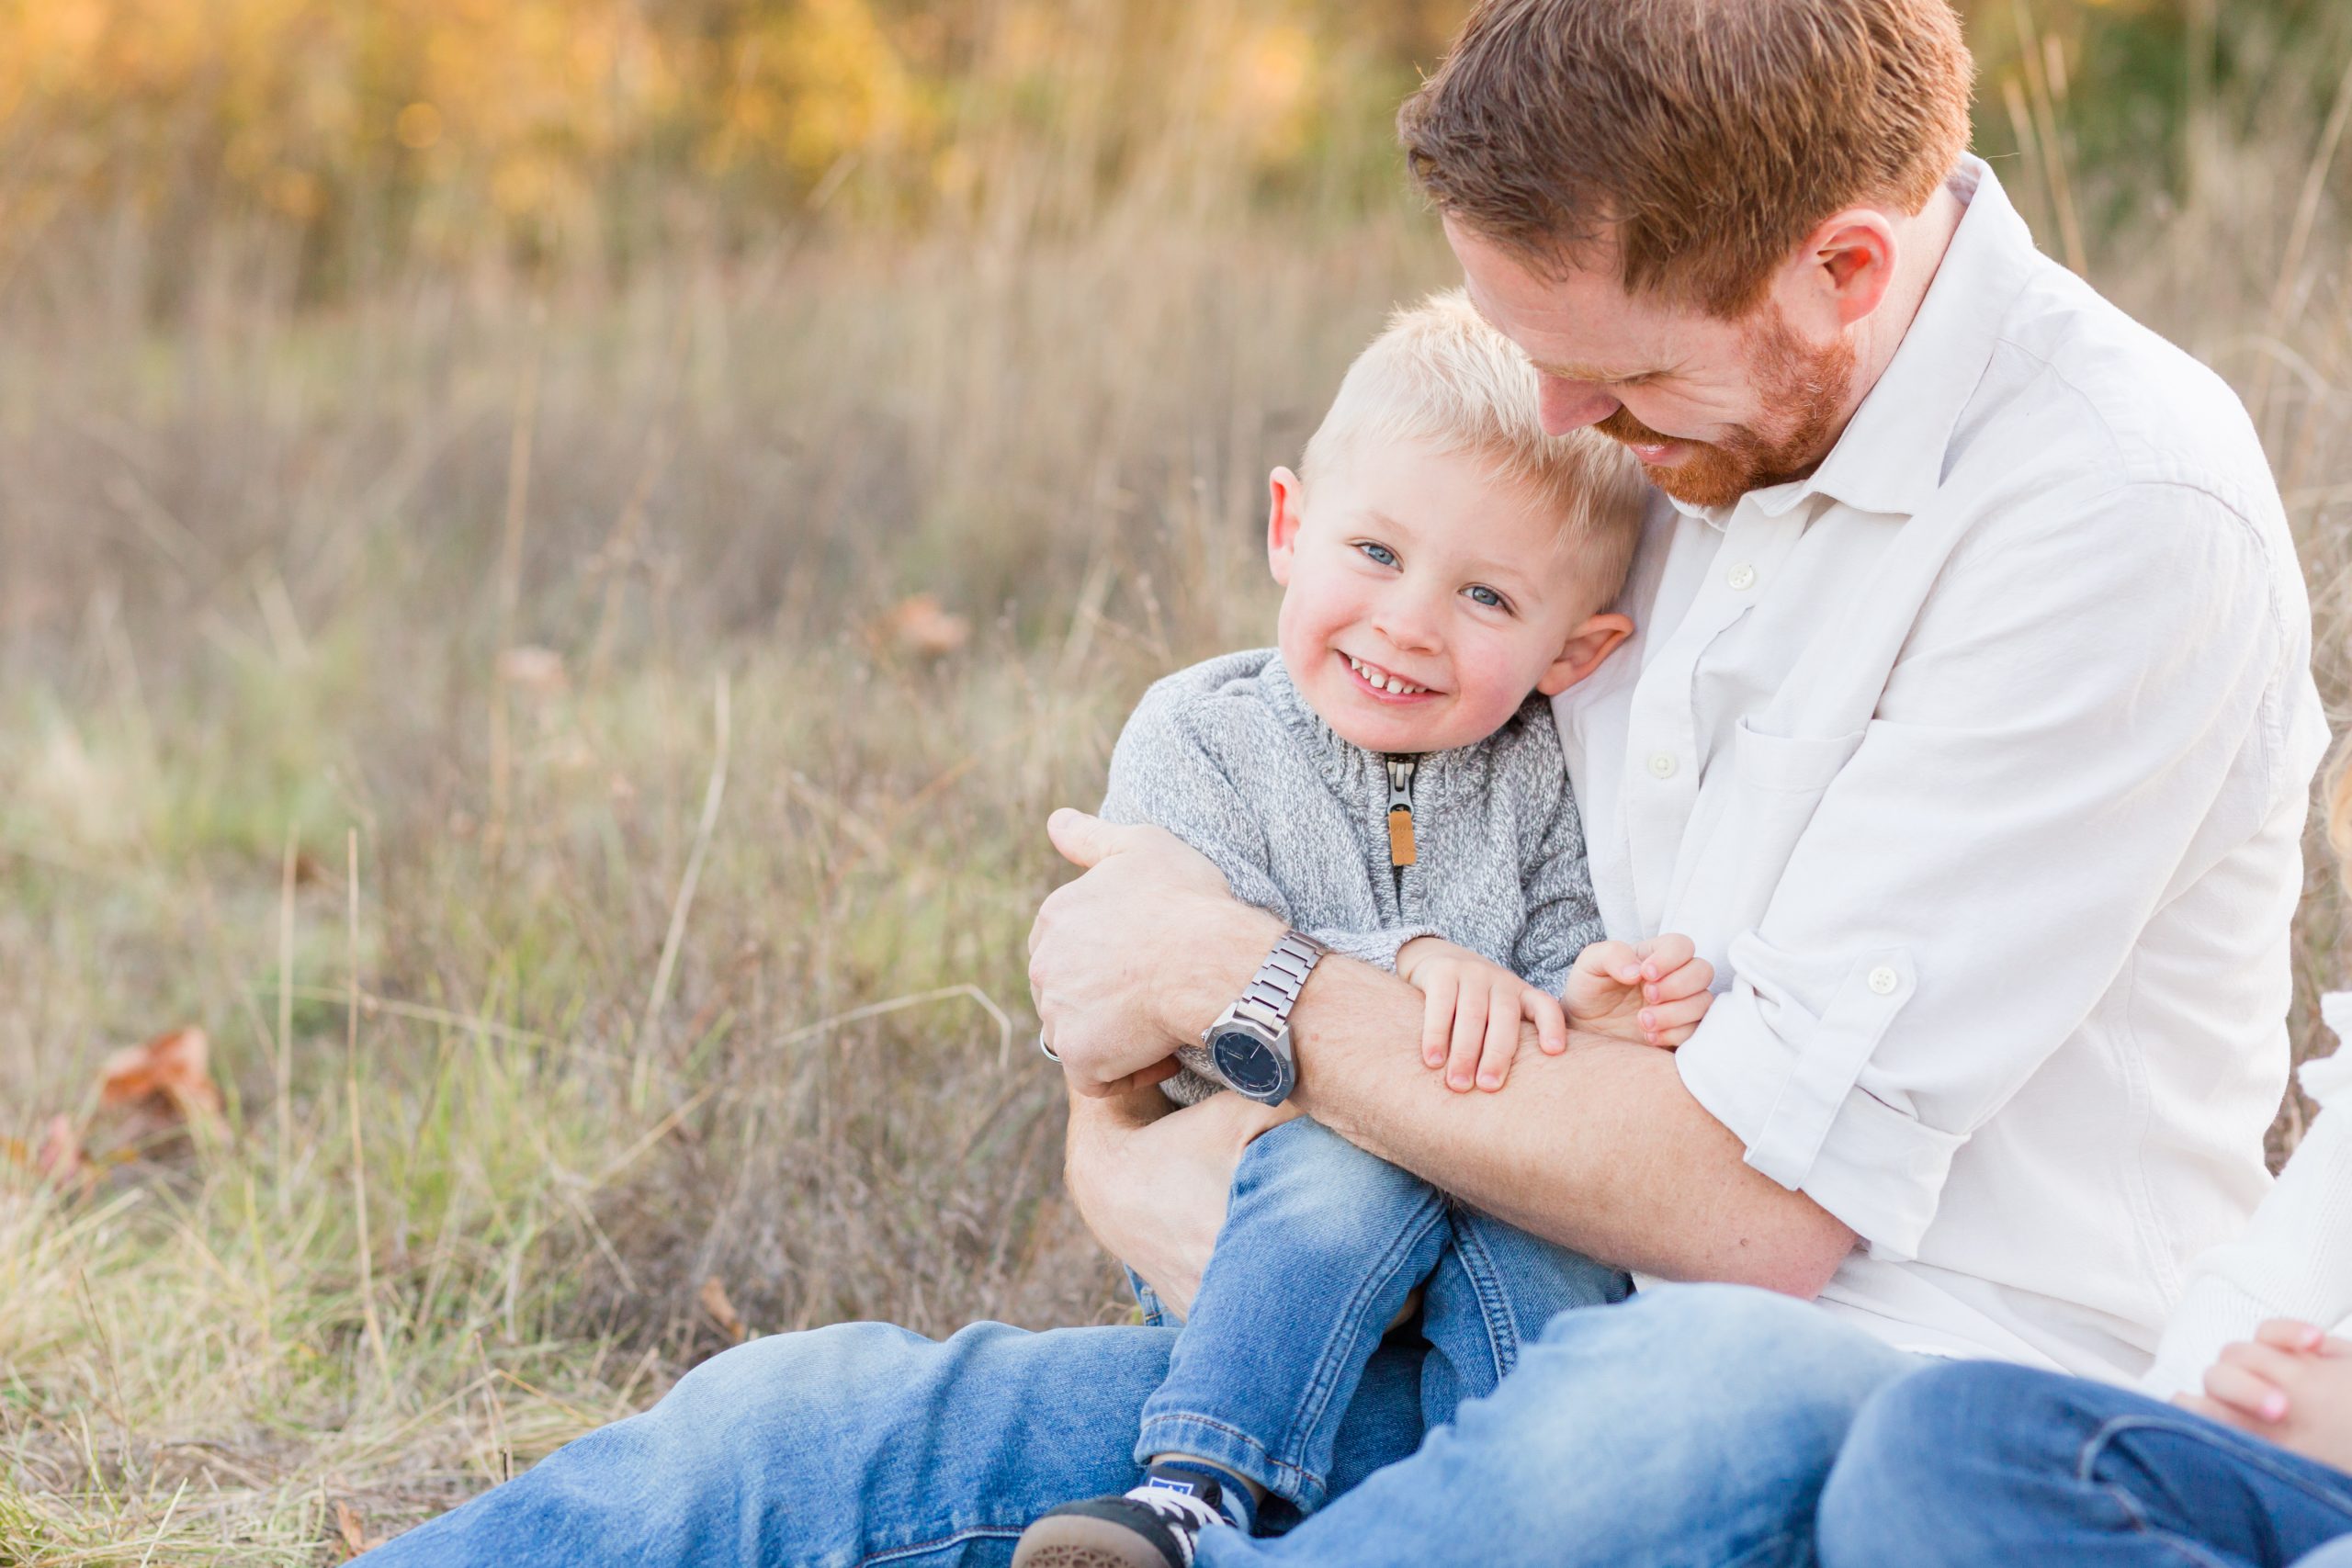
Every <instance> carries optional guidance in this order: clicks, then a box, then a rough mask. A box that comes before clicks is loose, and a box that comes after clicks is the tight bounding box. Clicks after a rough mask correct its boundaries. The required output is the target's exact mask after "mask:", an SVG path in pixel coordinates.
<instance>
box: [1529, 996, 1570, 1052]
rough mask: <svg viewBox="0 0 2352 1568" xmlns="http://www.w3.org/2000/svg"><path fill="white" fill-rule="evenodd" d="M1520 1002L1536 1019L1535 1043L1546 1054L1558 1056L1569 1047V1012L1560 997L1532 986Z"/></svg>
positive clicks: (1530, 1015) (1531, 1016)
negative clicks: (1561, 1002) (1561, 1003)
mask: <svg viewBox="0 0 2352 1568" xmlns="http://www.w3.org/2000/svg"><path fill="white" fill-rule="evenodd" d="M1520 1002H1521V1005H1522V1006H1524V1007H1525V1008H1526V1009H1527V1016H1528V1017H1530V1018H1532V1019H1533V1020H1534V1021H1535V1043H1536V1044H1537V1045H1538V1046H1539V1047H1541V1048H1542V1050H1543V1052H1544V1055H1547V1056H1556V1055H1559V1054H1560V1053H1561V1052H1563V1051H1565V1050H1566V1049H1567V1048H1568V1012H1567V1010H1566V1008H1564V1007H1562V1006H1561V1005H1560V998H1557V997H1555V996H1554V995H1553V994H1552V993H1551V992H1549V991H1542V990H1538V989H1536V988H1535V987H1532V986H1530V987H1527V994H1526V995H1525V996H1523V997H1521V998H1520Z"/></svg>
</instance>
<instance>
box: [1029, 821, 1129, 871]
mask: <svg viewBox="0 0 2352 1568" xmlns="http://www.w3.org/2000/svg"><path fill="white" fill-rule="evenodd" d="M1143 831H1145V829H1140V828H1120V827H1114V826H1113V825H1112V824H1111V823H1108V822H1105V821H1103V818H1100V817H1092V816H1089V815H1088V814H1087V813H1085V812H1083V811H1080V810H1078V809H1076V808H1075V807H1068V806H1065V807H1062V808H1061V809H1060V810H1058V811H1056V812H1055V813H1054V814H1053V815H1052V816H1051V817H1048V818H1046V837H1047V838H1048V839H1051V840H1053V841H1054V848H1056V849H1057V850H1059V851H1060V852H1061V856H1062V859H1064V860H1066V861H1068V862H1069V863H1070V864H1072V865H1074V866H1077V867H1078V868H1079V869H1080V871H1086V870H1091V868H1092V867H1093V866H1095V865H1096V864H1097V863H1100V862H1101V861H1102V859H1103V856H1104V855H1107V854H1109V853H1111V852H1113V851H1114V850H1116V849H1122V848H1125V843H1126V840H1130V839H1132V838H1133V837H1134V835H1136V834H1137V833H1139V832H1143Z"/></svg>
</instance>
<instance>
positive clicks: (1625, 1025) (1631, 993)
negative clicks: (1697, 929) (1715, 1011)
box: [1566, 932, 1715, 1050]
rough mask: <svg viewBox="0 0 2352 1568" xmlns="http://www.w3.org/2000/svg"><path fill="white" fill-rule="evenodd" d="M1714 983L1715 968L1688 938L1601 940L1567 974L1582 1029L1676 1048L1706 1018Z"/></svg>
mask: <svg viewBox="0 0 2352 1568" xmlns="http://www.w3.org/2000/svg"><path fill="white" fill-rule="evenodd" d="M1714 983H1715V966H1714V965H1713V964H1710V963H1708V962H1707V961H1706V960H1705V959H1703V958H1701V957H1700V956H1698V949H1697V948H1696V947H1694V946H1693V945H1692V943H1691V939H1690V938H1689V937H1687V936H1676V935H1674V934H1673V933H1671V932H1668V934H1666V935H1664V936H1657V937H1652V938H1651V939H1650V940H1649V941H1647V942H1594V943H1593V944H1592V945H1591V946H1590V947H1588V948H1586V949H1585V950H1584V951H1583V952H1582V953H1577V963H1576V967H1575V968H1574V969H1572V970H1570V971H1569V972H1568V987H1567V998H1566V999H1567V1004H1568V1017H1569V1019H1570V1020H1571V1021H1574V1023H1575V1024H1576V1026H1577V1028H1579V1029H1594V1030H1599V1031H1600V1032H1602V1033H1604V1034H1613V1035H1615V1036H1617V1038H1619V1039H1620V1040H1630V1041H1633V1042H1634V1043H1637V1044H1644V1045H1660V1046H1664V1047H1665V1048H1666V1049H1668V1050H1672V1049H1673V1048H1674V1047H1675V1046H1677V1045H1679V1044H1681V1043H1683V1042H1684V1041H1685V1040H1688V1039H1690V1038H1691V1031H1692V1030H1694V1029H1696V1028H1698V1027H1699V1021H1700V1020H1701V1019H1702V1018H1704V1017H1706V1016H1707V1009H1708V1007H1709V1006H1710V1005H1712V1004H1713V1001H1714V999H1715V998H1714V995H1713V992H1711V991H1710V990H1709V989H1708V987H1711V986H1713V984H1714Z"/></svg>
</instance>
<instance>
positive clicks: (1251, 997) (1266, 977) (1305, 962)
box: [1233, 931, 1331, 1031]
mask: <svg viewBox="0 0 2352 1568" xmlns="http://www.w3.org/2000/svg"><path fill="white" fill-rule="evenodd" d="M1330 951H1331V950H1330V949H1329V948H1328V947H1326V946H1324V945H1323V944H1322V943H1321V942H1317V941H1316V940H1315V939H1314V938H1313V937H1311V936H1308V935H1307V934H1306V932H1305V931H1284V932H1283V939H1282V940H1281V941H1280V942H1276V943H1274V949H1273V951H1272V953H1267V954H1266V962H1265V963H1263V964H1260V965H1259V966H1258V973H1257V974H1255V975H1254V976H1250V984H1249V985H1247V986H1245V987H1242V991H1241V995H1240V996H1238V998H1235V999H1234V1003H1233V1010H1234V1011H1235V1012H1237V1013H1239V1014H1240V1015H1241V1016H1243V1017H1244V1018H1247V1019H1249V1020H1250V1021H1251V1022H1253V1023H1260V1024H1263V1025H1264V1026H1265V1027H1266V1028H1268V1029H1270V1030H1274V1031H1280V1030H1281V1029H1282V1028H1283V1025H1285V1024H1287V1023H1288V1022H1289V1021H1290V1010H1291V1009H1292V1008H1294V1007H1296V1006H1297V1005H1298V993H1299V992H1300V991H1302V990H1304V989H1306V977H1307V976H1309V975H1312V974H1313V973H1314V972H1315V966H1316V965H1317V964H1319V963H1321V962H1322V961H1323V955H1324V954H1325V953H1329V952H1330Z"/></svg>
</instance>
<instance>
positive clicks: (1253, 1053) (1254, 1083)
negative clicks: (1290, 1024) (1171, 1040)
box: [1209, 1029, 1288, 1100]
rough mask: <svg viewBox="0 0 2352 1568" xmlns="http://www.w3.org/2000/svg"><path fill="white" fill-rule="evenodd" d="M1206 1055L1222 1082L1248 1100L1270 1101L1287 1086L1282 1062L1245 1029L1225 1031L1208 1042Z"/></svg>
mask: <svg viewBox="0 0 2352 1568" xmlns="http://www.w3.org/2000/svg"><path fill="white" fill-rule="evenodd" d="M1209 1055H1210V1056H1211V1057H1212V1058H1213V1059H1214V1060H1215V1061H1216V1070H1217V1071H1218V1072H1220V1073H1222V1074H1223V1075H1225V1081H1226V1082H1227V1083H1229V1084H1231V1085H1232V1086H1233V1087H1234V1088H1235V1089H1238V1090H1239V1091H1240V1092H1241V1093H1243V1094H1246V1095H1248V1096H1249V1097H1250V1098H1251V1099H1252V1100H1261V1099H1271V1098H1272V1097H1273V1096H1275V1095H1278V1094H1280V1093H1281V1092H1282V1090H1283V1089H1284V1088H1285V1087H1287V1086H1286V1085H1285V1084H1284V1082H1283V1079H1284V1078H1285V1077H1288V1075H1287V1074H1286V1073H1285V1072H1284V1071H1283V1066H1284V1063H1283V1059H1282V1057H1281V1056H1280V1055H1277V1054H1276V1053H1275V1051H1274V1048H1273V1047H1272V1045H1269V1044H1267V1043H1266V1042H1264V1041H1263V1040H1261V1039H1260V1038H1259V1037H1258V1036H1257V1035H1255V1034H1253V1033H1251V1032H1250V1031H1248V1030H1246V1029H1227V1030H1226V1031H1224V1032H1221V1033H1219V1034H1218V1035H1217V1037H1216V1039H1215V1040H1213V1041H1211V1042H1210V1043H1209Z"/></svg>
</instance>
